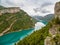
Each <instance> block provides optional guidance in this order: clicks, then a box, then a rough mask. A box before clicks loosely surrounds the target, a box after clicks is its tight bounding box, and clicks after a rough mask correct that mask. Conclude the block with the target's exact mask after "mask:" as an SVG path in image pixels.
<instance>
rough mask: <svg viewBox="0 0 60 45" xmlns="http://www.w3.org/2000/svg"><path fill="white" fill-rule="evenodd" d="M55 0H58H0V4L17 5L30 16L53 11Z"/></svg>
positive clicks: (43, 14)
mask: <svg viewBox="0 0 60 45" xmlns="http://www.w3.org/2000/svg"><path fill="white" fill-rule="evenodd" d="M57 1H59V0H43V1H42V0H0V5H3V6H6V7H11V6H13V7H14V6H19V7H20V8H21V9H23V10H24V11H25V12H27V13H28V14H29V15H31V16H34V15H40V16H45V15H46V14H48V13H53V12H54V9H53V8H54V4H55V3H56V2H57ZM34 9H36V10H34ZM36 11H37V12H36Z"/></svg>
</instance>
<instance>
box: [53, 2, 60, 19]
mask: <svg viewBox="0 0 60 45" xmlns="http://www.w3.org/2000/svg"><path fill="white" fill-rule="evenodd" d="M54 12H55V18H56V17H59V19H60V2H57V3H56V4H55V8H54Z"/></svg>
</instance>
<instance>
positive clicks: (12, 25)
mask: <svg viewBox="0 0 60 45" xmlns="http://www.w3.org/2000/svg"><path fill="white" fill-rule="evenodd" d="M7 9H11V8H7ZM13 9H15V8H13ZM1 10H2V9H1ZM8 11H9V10H8ZM35 23H36V21H35V19H33V18H31V17H30V16H29V15H28V14H27V13H26V12H24V11H23V10H21V9H20V11H19V12H15V13H4V14H2V15H1V16H0V35H3V34H5V33H8V32H13V31H19V30H23V29H28V28H33V27H34V26H35Z"/></svg>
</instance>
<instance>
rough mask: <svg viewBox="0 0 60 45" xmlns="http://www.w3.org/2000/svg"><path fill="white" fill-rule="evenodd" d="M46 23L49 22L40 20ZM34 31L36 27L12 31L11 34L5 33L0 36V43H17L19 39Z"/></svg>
mask: <svg viewBox="0 0 60 45" xmlns="http://www.w3.org/2000/svg"><path fill="white" fill-rule="evenodd" d="M39 22H42V23H44V24H47V22H45V21H39ZM33 31H34V28H30V29H26V30H21V31H19V32H12V33H9V34H5V35H3V36H0V45H13V43H16V42H17V41H19V40H22V39H23V38H25V37H26V36H27V35H30V34H31V33H32V32H33Z"/></svg>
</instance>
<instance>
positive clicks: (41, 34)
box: [17, 23, 51, 45]
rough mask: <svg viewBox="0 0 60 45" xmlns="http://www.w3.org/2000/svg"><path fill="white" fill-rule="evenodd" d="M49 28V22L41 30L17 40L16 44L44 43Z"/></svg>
mask: <svg viewBox="0 0 60 45" xmlns="http://www.w3.org/2000/svg"><path fill="white" fill-rule="evenodd" d="M49 28H51V24H50V23H49V24H47V25H46V26H45V27H44V28H42V29H41V30H38V31H36V32H34V33H32V34H31V35H29V36H28V37H26V38H24V39H23V40H21V41H20V42H18V43H17V45H44V39H45V38H46V37H47V36H48V35H49V32H48V31H49Z"/></svg>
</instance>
